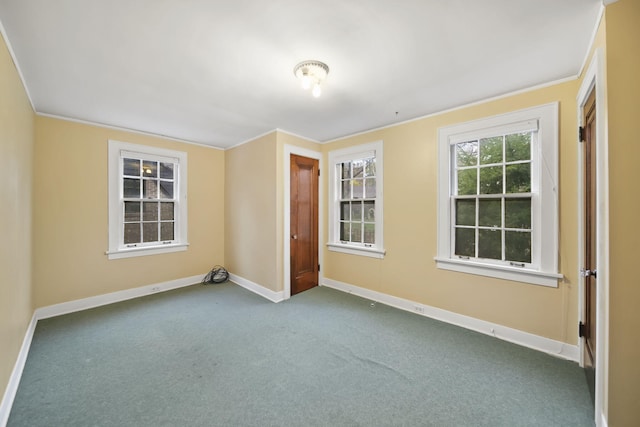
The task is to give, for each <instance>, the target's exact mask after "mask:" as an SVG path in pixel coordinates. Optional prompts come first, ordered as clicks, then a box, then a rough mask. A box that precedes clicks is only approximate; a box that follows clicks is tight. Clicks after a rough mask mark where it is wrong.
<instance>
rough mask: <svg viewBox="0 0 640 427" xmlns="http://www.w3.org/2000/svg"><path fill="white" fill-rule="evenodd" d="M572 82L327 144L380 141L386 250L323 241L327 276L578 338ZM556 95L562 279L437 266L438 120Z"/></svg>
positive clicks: (541, 101) (326, 148)
mask: <svg viewBox="0 0 640 427" xmlns="http://www.w3.org/2000/svg"><path fill="white" fill-rule="evenodd" d="M577 89H578V82H577V81H571V82H567V83H562V84H557V85H554V86H551V87H547V88H542V89H538V90H534V91H531V92H527V93H523V94H519V95H515V96H510V97H508V98H504V99H500V100H495V101H491V102H486V103H483V104H480V105H475V106H471V107H467V108H462V109H459V110H456V111H452V112H447V113H443V114H439V115H435V116H432V117H427V118H424V119H420V120H416V121H413V122H409V123H405V124H400V125H398V126H394V127H389V128H386V129H381V130H378V131H374V132H370V133H365V134H362V135H358V136H354V137H351V138H347V139H345V140H341V141H335V142H333V143H330V144H326V145H324V146H323V151H324V152H325V153H328V152H329V151H330V150H335V149H339V148H343V147H345V146H348V145H354V144H362V143H367V142H373V141H377V140H383V141H384V168H385V170H384V244H385V249H386V251H387V254H386V256H385V258H384V259H383V260H378V259H373V258H366V257H361V256H356V255H347V254H342V253H337V252H329V251H327V250H325V252H324V257H325V258H324V264H325V269H324V275H325V277H327V278H329V279H333V280H338V281H341V282H346V283H349V284H353V285H356V286H360V287H363V288H367V289H371V290H374V291H378V292H382V293H386V294H389V295H393V296H396V297H400V298H405V299H408V300H412V301H416V302H420V303H424V304H427V305H430V306H435V307H438V308H442V309H445V310H449V311H453V312H455V313H459V314H463V315H467V316H471V317H474V318H477V319H482V320H486V321H489V322H495V323H497V324H501V325H505V326H509V327H512V328H515V329H519V330H522V331H526V332H530V333H533V334H536V335H540V336H543V337H547V338H551V339H555V340H559V341H563V342H567V343H570V344H576V342H577V331H576V329H577V328H576V323H577V318H578V314H577V313H578V307H577V303H578V288H577V282H578V281H577V271H578V267H577V256H576V243H575V242H576V239H577V235H576V226H575V223H576V215H577V212H576V204H577V201H576V186H577V182H576V173H577V172H576V162H577V151H576V150H577V148H576V126H577V122H576V101H575V98H576V93H577ZM554 101H560V132H561V135H560V147H559V159H560V189H561V190H560V230H561V235H560V242H559V243H560V262H559V265H560V272H561V273H562V274H564V275H565V281H564V282H561V283H560V284H559V287H558V288H548V287H543V286H536V285H530V284H523V283H518V282H509V281H505V280H496V279H491V278H488V277H481V276H475V275H469V274H463V273H456V272H451V271H445V270H440V269H437V268H436V265H435V261H434V257H435V256H436V253H437V248H436V242H437V173H438V165H437V142H438V141H437V132H438V128H440V127H442V126H447V125H452V124H456V123H461V122H466V121H469V120H473V119H478V118H482V117H487V116H492V115H496V114H500V113H506V112H511V111H514V110H518V109H522V108H526V107H531V106H536V105H541V104H546V103H549V102H554ZM327 175H328V174H327ZM327 175H325V177H326V176H327ZM326 183H327V182H326V181H325V184H326ZM326 188H327V185H325V189H326ZM324 197H325V201H326V197H327V196H326V191H325V194H324ZM325 206H327V205H326V204H325ZM327 229H328V227H327V226H326V223H325V230H327ZM326 239H327V235H326V233H325V236H324V241H326Z"/></svg>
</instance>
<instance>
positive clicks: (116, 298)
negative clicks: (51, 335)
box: [0, 273, 205, 427]
mask: <svg viewBox="0 0 640 427" xmlns="http://www.w3.org/2000/svg"><path fill="white" fill-rule="evenodd" d="M204 276H205V274H204V273H203V274H202V275H198V276H191V277H185V278H182V279H176V280H170V281H168V282H162V283H155V284H152V285H146V286H141V287H139V288H133V289H126V290H124V291H118V292H112V293H109V294H104V295H97V296H95V297H89V298H83V299H79V300H74V301H69V302H63V303H61V304H55V305H50V306H47V307H41V308H38V309H36V310H35V311H34V312H33V316H32V317H31V323H29V327H28V328H27V331H26V333H25V336H24V340H23V341H22V347H21V348H20V352H19V353H18V358H17V360H16V363H15V365H14V368H13V371H12V373H11V376H10V377H9V383H8V384H7V388H6V389H5V392H4V396H3V397H2V402H1V403H0V427H5V426H6V425H7V422H8V420H9V413H10V412H11V406H12V405H13V400H14V399H15V397H16V392H17V391H18V385H19V384H20V378H21V377H22V371H23V370H24V365H25V363H26V361H27V355H28V354H29V348H30V347H31V340H32V339H33V333H34V331H35V329H36V324H37V323H38V320H40V319H47V318H50V317H55V316H60V315H63V314H68V313H73V312H76V311H82V310H87V309H89V308H94V307H99V306H102V305H107V304H113V303H115V302H120V301H125V300H129V299H133V298H138V297H141V296H145V295H149V294H155V293H158V292H164V291H169V290H171V289H177V288H182V287H184V286H190V285H194V284H197V283H200V282H201V281H202V278H203V277H204Z"/></svg>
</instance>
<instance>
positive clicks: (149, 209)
mask: <svg viewBox="0 0 640 427" xmlns="http://www.w3.org/2000/svg"><path fill="white" fill-rule="evenodd" d="M142 220H143V221H158V202H144V203H143V204H142Z"/></svg>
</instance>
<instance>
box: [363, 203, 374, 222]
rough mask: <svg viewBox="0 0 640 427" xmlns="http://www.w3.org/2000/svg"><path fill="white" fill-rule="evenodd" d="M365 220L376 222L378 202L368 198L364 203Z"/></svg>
mask: <svg viewBox="0 0 640 427" xmlns="http://www.w3.org/2000/svg"><path fill="white" fill-rule="evenodd" d="M362 206H363V215H364V220H365V221H367V222H375V220H376V202H375V201H374V200H368V201H366V202H364V203H363V204H362Z"/></svg>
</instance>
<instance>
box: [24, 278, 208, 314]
mask: <svg viewBox="0 0 640 427" xmlns="http://www.w3.org/2000/svg"><path fill="white" fill-rule="evenodd" d="M204 276H205V274H202V275H198V276H191V277H185V278H182V279H176V280H169V281H168V282H161V283H155V284H151V285H146V286H140V287H138V288H133V289H125V290H123V291H117V292H111V293H108V294H103V295H97V296H95V297H89V298H82V299H78V300H74V301H68V302H63V303H60V304H54V305H49V306H46V307H40V308H38V309H36V311H35V316H36V319H37V320H40V319H47V318H49V317H55V316H61V315H63V314H68V313H73V312H76V311H82V310H88V309H90V308H94V307H100V306H102V305H107V304H113V303H115V302H120V301H126V300H129V299H133V298H138V297H143V296H145V295H149V294H155V293H158V292H164V291H169V290H171V289H178V288H182V287H185V286H190V285H195V284H197V283H200V282H202V278H203V277H204Z"/></svg>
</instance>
